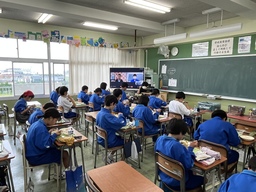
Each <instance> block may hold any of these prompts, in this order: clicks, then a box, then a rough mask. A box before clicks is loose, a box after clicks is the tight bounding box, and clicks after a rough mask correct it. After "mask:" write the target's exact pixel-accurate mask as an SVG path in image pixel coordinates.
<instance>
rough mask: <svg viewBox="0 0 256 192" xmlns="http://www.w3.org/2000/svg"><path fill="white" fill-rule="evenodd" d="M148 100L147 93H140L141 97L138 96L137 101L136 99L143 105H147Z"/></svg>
mask: <svg viewBox="0 0 256 192" xmlns="http://www.w3.org/2000/svg"><path fill="white" fill-rule="evenodd" d="M148 102H149V98H148V96H147V95H141V97H140V98H139V101H138V103H139V104H142V105H145V106H148Z"/></svg>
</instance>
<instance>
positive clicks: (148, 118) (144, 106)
mask: <svg viewBox="0 0 256 192" xmlns="http://www.w3.org/2000/svg"><path fill="white" fill-rule="evenodd" d="M148 102H149V98H148V96H146V95H142V96H141V97H140V98H139V102H138V105H136V107H135V108H134V109H133V112H132V116H133V117H134V118H136V119H139V120H142V121H143V122H144V132H145V135H153V134H156V133H158V132H159V129H160V126H159V124H157V120H158V117H159V113H160V111H161V109H157V110H155V111H154V112H153V111H152V110H151V109H150V108H149V107H148ZM138 131H139V132H141V130H140V129H139V130H138ZM156 139H157V136H154V137H153V142H155V141H156Z"/></svg>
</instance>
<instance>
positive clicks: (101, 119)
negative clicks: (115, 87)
mask: <svg viewBox="0 0 256 192" xmlns="http://www.w3.org/2000/svg"><path fill="white" fill-rule="evenodd" d="M117 103H118V100H117V98H116V97H115V96H114V95H108V96H106V97H105V102H104V107H102V108H101V110H100V112H99V113H98V114H97V117H96V125H98V126H99V127H101V128H102V129H105V130H106V131H107V134H108V147H109V148H112V147H116V146H121V145H123V144H124V139H123V138H121V137H120V136H117V135H116V132H117V131H118V130H119V129H121V128H122V127H124V126H125V125H126V119H125V117H124V116H123V114H121V113H120V114H118V117H116V116H115V115H113V114H111V111H112V110H113V109H114V108H115V106H116V104H117ZM98 143H99V144H100V145H102V146H103V147H104V140H103V139H102V138H98ZM114 153H115V151H113V152H112V153H109V154H108V156H107V158H108V159H107V162H108V163H111V162H113V160H114V158H113V155H114Z"/></svg>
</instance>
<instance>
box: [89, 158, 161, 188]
mask: <svg viewBox="0 0 256 192" xmlns="http://www.w3.org/2000/svg"><path fill="white" fill-rule="evenodd" d="M87 174H88V175H89V177H90V178H91V179H92V181H93V182H94V183H95V185H96V186H97V187H98V188H99V189H100V190H101V191H106V192H107V191H111V192H120V191H126V192H142V191H143V192H152V191H153V192H160V191H163V190H162V189H160V188H159V187H158V186H156V185H155V184H154V183H153V182H151V181H150V180H149V179H147V178H146V177H144V176H143V175H142V174H141V173H139V172H138V171H136V170H135V169H133V168H132V167H131V166H130V165H128V164H126V163H125V162H124V161H119V162H117V163H113V164H110V165H106V166H103V167H99V168H97V169H93V170H90V171H88V172H87Z"/></svg>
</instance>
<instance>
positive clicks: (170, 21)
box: [162, 18, 180, 25]
mask: <svg viewBox="0 0 256 192" xmlns="http://www.w3.org/2000/svg"><path fill="white" fill-rule="evenodd" d="M178 22H180V19H179V18H176V19H172V20H169V21H165V22H163V23H162V25H170V24H173V23H178Z"/></svg>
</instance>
